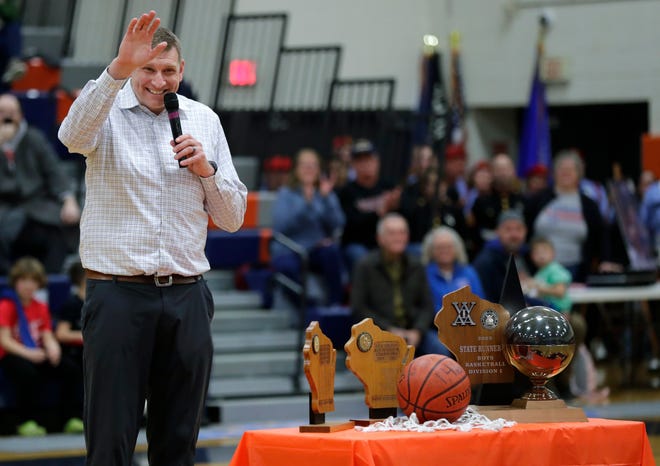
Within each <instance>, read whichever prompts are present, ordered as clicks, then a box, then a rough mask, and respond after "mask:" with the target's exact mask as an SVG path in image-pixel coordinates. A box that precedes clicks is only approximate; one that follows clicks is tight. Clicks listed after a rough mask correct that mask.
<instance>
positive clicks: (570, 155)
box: [552, 149, 584, 179]
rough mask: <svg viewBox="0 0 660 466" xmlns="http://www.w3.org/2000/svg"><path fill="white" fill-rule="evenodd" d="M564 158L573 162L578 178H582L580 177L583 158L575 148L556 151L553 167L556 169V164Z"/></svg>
mask: <svg viewBox="0 0 660 466" xmlns="http://www.w3.org/2000/svg"><path fill="white" fill-rule="evenodd" d="M564 160H572V161H573V163H574V164H575V169H576V170H577V172H578V178H580V179H582V177H584V160H583V159H582V156H581V155H580V153H579V152H578V150H577V149H565V150H562V151H559V152H557V155H555V160H554V162H553V164H552V167H553V169H554V170H555V171H556V170H557V166H558V165H559V164H560V163H561V162H563V161H564Z"/></svg>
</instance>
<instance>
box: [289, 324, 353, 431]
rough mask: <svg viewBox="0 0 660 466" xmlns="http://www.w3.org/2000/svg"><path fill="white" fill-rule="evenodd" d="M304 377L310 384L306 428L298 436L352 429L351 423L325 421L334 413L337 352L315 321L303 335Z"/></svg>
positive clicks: (300, 429) (304, 426) (301, 427)
mask: <svg viewBox="0 0 660 466" xmlns="http://www.w3.org/2000/svg"><path fill="white" fill-rule="evenodd" d="M303 360H304V365H305V366H304V367H305V377H306V378H307V382H308V383H309V388H310V393H309V424H308V425H303V426H300V427H299V431H300V432H337V431H339V430H346V429H352V428H353V426H354V425H355V424H354V423H353V422H351V421H346V422H332V423H328V422H326V421H325V414H326V413H329V412H332V411H334V410H335V368H336V363H337V350H336V349H334V348H333V347H332V341H331V340H330V338H328V337H327V336H326V335H325V334H324V333H323V332H322V331H321V327H320V326H319V323H318V322H317V321H312V322H310V324H309V326H308V327H307V330H306V331H305V346H304V347H303Z"/></svg>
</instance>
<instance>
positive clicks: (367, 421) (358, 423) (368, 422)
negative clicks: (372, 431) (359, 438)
mask: <svg viewBox="0 0 660 466" xmlns="http://www.w3.org/2000/svg"><path fill="white" fill-rule="evenodd" d="M385 419H387V418H386V417H384V418H381V419H351V422H353V423H355V425H356V426H360V427H369V426H370V425H371V424H375V423H377V422H382V421H384V420H385Z"/></svg>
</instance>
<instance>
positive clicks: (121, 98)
mask: <svg viewBox="0 0 660 466" xmlns="http://www.w3.org/2000/svg"><path fill="white" fill-rule="evenodd" d="M177 97H178V98H179V112H180V115H179V116H180V117H181V118H182V119H184V120H185V119H186V111H189V110H190V101H189V100H188V99H187V98H185V97H183V96H181V95H179V94H177ZM117 106H118V107H119V108H120V109H122V110H128V109H132V108H135V107H140V102H138V99H137V97H136V96H135V92H133V86H131V79H130V78H129V79H127V80H126V84H124V87H122V88H121V90H120V91H119V94H118V95H117Z"/></svg>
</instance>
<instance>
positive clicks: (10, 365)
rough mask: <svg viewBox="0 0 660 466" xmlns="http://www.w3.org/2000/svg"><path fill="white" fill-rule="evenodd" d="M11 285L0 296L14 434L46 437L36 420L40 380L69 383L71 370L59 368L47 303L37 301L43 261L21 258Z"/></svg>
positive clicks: (2, 361) (1, 359) (0, 358)
mask: <svg viewBox="0 0 660 466" xmlns="http://www.w3.org/2000/svg"><path fill="white" fill-rule="evenodd" d="M9 284H10V286H11V289H9V290H5V291H4V292H3V293H2V294H1V295H0V367H2V369H3V371H4V373H5V375H6V376H7V378H8V379H9V380H10V381H11V383H12V384H13V385H14V388H15V391H16V404H17V411H18V416H19V420H20V424H19V426H18V428H17V433H18V434H19V435H26V436H35V435H44V434H45V433H46V429H45V428H44V427H42V426H40V425H39V424H38V423H37V422H36V418H37V414H38V409H39V407H40V404H41V403H40V401H42V398H41V395H42V393H41V392H42V389H43V387H44V384H45V382H46V381H47V380H48V379H49V378H62V379H64V380H63V381H64V382H68V381H67V380H66V376H67V375H69V374H68V371H67V370H66V368H64V367H62V366H60V361H61V354H62V352H61V349H60V345H59V343H58V342H57V340H56V339H55V337H54V335H53V332H52V324H51V316H50V312H49V310H48V306H47V305H46V304H44V303H42V302H40V301H37V300H36V299H35V293H36V292H37V290H39V289H40V288H43V287H45V285H46V273H45V271H44V267H43V265H42V264H41V263H40V262H39V261H38V260H37V259H34V258H32V257H24V258H21V259H19V260H18V261H16V263H15V264H14V266H13V267H12V268H11V270H10V272H9ZM66 385H67V384H66V383H65V386H63V396H64V397H66V396H67V393H66V392H67V390H66V388H67V387H66Z"/></svg>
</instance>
